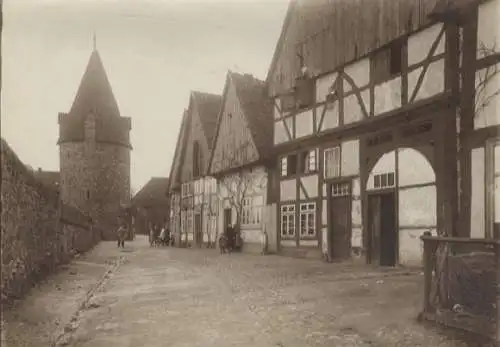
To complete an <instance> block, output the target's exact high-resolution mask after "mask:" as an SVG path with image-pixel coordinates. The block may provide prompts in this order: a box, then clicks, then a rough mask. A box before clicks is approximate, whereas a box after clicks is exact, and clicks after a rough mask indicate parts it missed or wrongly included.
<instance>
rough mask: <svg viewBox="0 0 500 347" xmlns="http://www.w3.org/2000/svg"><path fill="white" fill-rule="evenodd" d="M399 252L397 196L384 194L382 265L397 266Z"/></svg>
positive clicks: (382, 205) (382, 206) (381, 208)
mask: <svg viewBox="0 0 500 347" xmlns="http://www.w3.org/2000/svg"><path fill="white" fill-rule="evenodd" d="M397 253H398V233H397V230H396V196H395V194H394V193H388V194H383V195H382V196H381V201H380V265H381V266H395V265H396V262H397Z"/></svg>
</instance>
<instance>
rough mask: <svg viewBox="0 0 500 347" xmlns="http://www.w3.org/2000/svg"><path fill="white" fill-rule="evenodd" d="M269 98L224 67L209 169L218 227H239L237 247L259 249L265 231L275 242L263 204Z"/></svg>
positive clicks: (257, 84) (255, 83)
mask: <svg viewBox="0 0 500 347" xmlns="http://www.w3.org/2000/svg"><path fill="white" fill-rule="evenodd" d="M272 110H273V108H272V102H271V100H270V99H269V98H268V97H267V95H266V89H265V84H264V82H263V81H260V80H258V79H257V78H255V77H253V76H252V75H249V74H239V73H235V72H231V71H229V72H228V74H227V77H226V84H225V87H224V92H223V98H222V107H221V111H220V113H219V119H218V122H217V128H216V134H215V137H214V144H213V146H212V148H213V151H212V156H211V160H210V166H209V173H210V175H211V176H213V177H216V178H217V187H218V195H219V204H220V205H219V206H220V208H219V213H218V216H219V221H218V232H219V233H222V232H223V230H224V228H226V227H227V226H236V227H237V228H239V230H240V231H241V235H242V239H243V249H244V250H246V251H261V250H262V242H265V241H264V240H266V239H265V236H264V231H265V232H266V233H267V235H268V237H267V238H268V240H269V241H270V242H269V245H270V246H271V247H270V251H272V250H274V249H275V247H276V234H275V230H276V228H275V224H274V223H270V220H271V218H270V216H269V213H271V214H273V213H275V212H274V211H275V210H274V209H273V208H269V207H268V203H270V202H271V201H268V194H267V188H268V173H269V165H268V164H269V160H270V158H271V155H272V148H273V135H272V134H273V118H272Z"/></svg>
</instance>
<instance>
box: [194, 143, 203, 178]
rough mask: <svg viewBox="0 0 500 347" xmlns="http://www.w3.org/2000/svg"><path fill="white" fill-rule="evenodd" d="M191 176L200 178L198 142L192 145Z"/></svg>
mask: <svg viewBox="0 0 500 347" xmlns="http://www.w3.org/2000/svg"><path fill="white" fill-rule="evenodd" d="M193 176H194V177H200V176H201V151H200V144H199V142H198V141H195V142H194V144H193Z"/></svg>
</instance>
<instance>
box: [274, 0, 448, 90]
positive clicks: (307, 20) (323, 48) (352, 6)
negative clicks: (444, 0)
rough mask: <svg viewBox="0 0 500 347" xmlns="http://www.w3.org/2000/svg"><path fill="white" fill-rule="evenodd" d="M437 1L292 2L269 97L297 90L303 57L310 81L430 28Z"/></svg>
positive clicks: (280, 39) (277, 55) (345, 0)
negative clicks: (425, 28)
mask: <svg viewBox="0 0 500 347" xmlns="http://www.w3.org/2000/svg"><path fill="white" fill-rule="evenodd" d="M438 2H439V0H398V1H387V0H358V1H352V0H291V3H290V7H289V11H288V13H287V16H286V18H285V23H284V25H283V29H282V33H281V36H280V38H279V41H278V43H277V45H276V51H275V54H274V57H273V61H272V62H271V67H270V69H269V73H268V76H267V82H268V92H269V95H270V96H271V97H274V96H277V95H280V94H283V93H286V92H287V91H289V90H290V89H291V88H292V87H293V86H294V84H295V79H296V78H297V77H298V76H299V73H300V58H299V55H301V56H302V57H303V63H304V65H305V66H306V67H307V70H308V72H309V74H310V75H311V76H312V77H316V76H318V75H321V74H323V73H326V72H329V71H333V70H335V69H336V68H338V67H340V66H342V65H344V64H346V63H348V62H350V61H353V60H356V59H359V58H360V57H362V56H364V55H366V54H368V53H369V52H371V51H373V50H375V49H377V48H380V47H382V46H384V45H385V44H387V43H389V42H391V41H392V40H394V39H396V38H398V37H400V36H402V35H405V34H407V33H411V32H413V31H415V30H418V29H419V28H421V27H423V26H425V25H427V24H430V23H431V20H430V19H429V17H428V15H429V14H430V13H431V12H432V11H433V9H434V8H435V5H436V3H438ZM353 18H356V20H355V21H353Z"/></svg>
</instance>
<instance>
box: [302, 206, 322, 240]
mask: <svg viewBox="0 0 500 347" xmlns="http://www.w3.org/2000/svg"><path fill="white" fill-rule="evenodd" d="M316 206H317V205H316V201H309V202H302V203H300V206H299V235H300V238H301V239H311V238H315V237H317V235H318V230H317V229H318V227H317V214H316ZM303 217H305V218H303ZM304 224H305V225H304ZM303 227H304V228H303ZM311 228H312V233H310V232H309V231H310V230H311Z"/></svg>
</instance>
